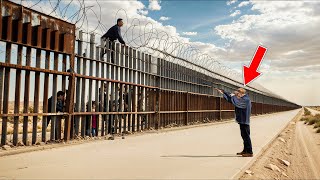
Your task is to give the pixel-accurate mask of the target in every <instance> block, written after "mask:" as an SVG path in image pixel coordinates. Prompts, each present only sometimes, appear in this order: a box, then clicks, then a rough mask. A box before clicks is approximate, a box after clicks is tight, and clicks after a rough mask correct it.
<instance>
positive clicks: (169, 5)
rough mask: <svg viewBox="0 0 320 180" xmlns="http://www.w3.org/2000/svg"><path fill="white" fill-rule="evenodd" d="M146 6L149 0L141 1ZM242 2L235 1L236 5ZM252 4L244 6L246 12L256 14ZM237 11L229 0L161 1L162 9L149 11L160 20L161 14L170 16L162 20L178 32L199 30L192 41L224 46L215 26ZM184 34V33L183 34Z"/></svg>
mask: <svg viewBox="0 0 320 180" xmlns="http://www.w3.org/2000/svg"><path fill="white" fill-rule="evenodd" d="M141 2H142V3H143V4H144V5H145V6H148V5H149V1H141ZM239 3H240V2H235V3H234V5H237V4H239ZM250 8H251V6H250V5H249V6H246V7H243V8H242V11H243V12H244V13H246V14H254V13H255V12H254V11H252V10H250ZM234 11H235V8H234V7H231V6H228V5H227V1H209V0H205V1H203V0H199V1H191V0H188V1H183V0H176V1H169V0H165V1H161V10H160V11H149V13H148V16H149V17H151V18H153V19H155V20H159V18H160V17H161V16H164V17H169V18H170V19H169V20H166V21H161V22H162V23H163V24H164V25H172V26H175V27H176V28H177V32H178V33H179V34H181V35H182V33H183V32H197V35H196V36H185V37H189V38H190V40H191V41H201V42H204V43H214V44H215V45H218V46H223V45H224V43H225V41H224V40H223V39H221V37H220V36H218V35H217V34H215V33H214V27H215V26H217V25H221V24H228V23H231V22H232V21H233V20H234V19H236V18H237V17H231V16H230V14H231V13H233V12H234ZM182 36H183V35H182Z"/></svg>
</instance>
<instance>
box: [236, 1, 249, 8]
mask: <svg viewBox="0 0 320 180" xmlns="http://www.w3.org/2000/svg"><path fill="white" fill-rule="evenodd" d="M249 4H250V1H242V2H241V3H240V4H239V5H238V7H243V6H247V5H249Z"/></svg>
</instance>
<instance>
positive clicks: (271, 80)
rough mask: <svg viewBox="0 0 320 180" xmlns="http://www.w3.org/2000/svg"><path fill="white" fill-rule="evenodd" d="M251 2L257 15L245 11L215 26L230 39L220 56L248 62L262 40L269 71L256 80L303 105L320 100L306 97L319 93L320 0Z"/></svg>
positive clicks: (318, 102) (264, 62) (319, 102)
mask: <svg viewBox="0 0 320 180" xmlns="http://www.w3.org/2000/svg"><path fill="white" fill-rule="evenodd" d="M250 3H251V4H252V10H254V11H255V12H256V13H255V14H252V15H241V16H240V17H239V18H237V19H235V20H234V21H233V22H232V23H229V24H224V25H219V26H216V27H215V28H214V30H215V32H216V34H217V35H220V36H221V38H223V39H225V40H227V41H229V44H228V45H227V46H225V47H224V48H225V49H226V50H227V53H225V54H223V53H222V54H220V57H221V58H222V59H226V60H228V61H234V62H241V63H244V64H249V62H250V60H251V59H252V56H253V53H254V52H255V50H256V48H257V46H258V45H259V44H263V45H264V46H265V47H267V48H268V52H267V54H266V56H265V57H264V60H263V62H262V64H267V66H266V67H268V68H269V69H268V68H265V69H264V71H265V72H264V74H263V76H261V78H259V79H258V80H257V82H259V83H260V84H262V85H266V87H267V88H269V89H270V90H271V91H274V92H277V93H278V92H280V95H283V96H284V97H286V98H287V99H289V100H292V101H295V102H298V103H300V104H320V100H319V98H318V99H314V98H309V97H308V98H307V97H306V96H304V95H305V94H310V93H311V91H313V92H317V91H320V86H315V84H319V83H320V73H319V67H320V61H319V59H320V55H319V53H318V52H319V49H320V43H319V42H320V31H319V29H320V2H302V1H294V2H290V1H268V2H264V1H252V2H250ZM232 50H233V52H232ZM261 67H262V66H261ZM311 67H312V68H311ZM239 68H241V66H240V65H239ZM277 72H278V73H277ZM305 75H308V76H305ZM306 79H307V80H306ZM311 94H312V93H311Z"/></svg>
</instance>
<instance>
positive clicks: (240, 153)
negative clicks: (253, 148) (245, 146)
mask: <svg viewBox="0 0 320 180" xmlns="http://www.w3.org/2000/svg"><path fill="white" fill-rule="evenodd" d="M242 154H245V152H243V151H242V152H238V153H237V155H242Z"/></svg>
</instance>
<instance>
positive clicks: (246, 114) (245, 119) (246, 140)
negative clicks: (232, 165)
mask: <svg viewBox="0 0 320 180" xmlns="http://www.w3.org/2000/svg"><path fill="white" fill-rule="evenodd" d="M216 90H217V91H219V92H220V93H221V94H223V97H224V98H225V99H226V100H227V101H228V102H229V103H232V104H233V105H234V106H235V114H236V121H237V122H238V124H239V125H240V131H241V137H242V139H243V146H244V148H243V151H242V152H239V153H237V155H242V156H243V157H252V156H253V152H252V144H251V139H250V114H251V101H250V98H249V96H248V95H247V94H246V90H245V89H243V88H239V89H238V90H237V91H235V92H234V93H228V92H226V91H223V90H221V89H216Z"/></svg>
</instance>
